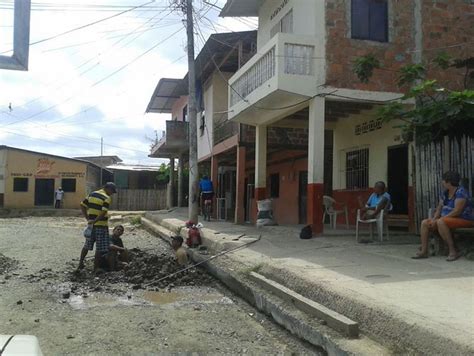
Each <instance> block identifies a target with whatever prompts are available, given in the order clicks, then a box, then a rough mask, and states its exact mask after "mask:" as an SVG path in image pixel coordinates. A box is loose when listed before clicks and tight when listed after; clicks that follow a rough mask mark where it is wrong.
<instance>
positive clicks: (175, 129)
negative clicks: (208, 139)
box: [150, 120, 189, 158]
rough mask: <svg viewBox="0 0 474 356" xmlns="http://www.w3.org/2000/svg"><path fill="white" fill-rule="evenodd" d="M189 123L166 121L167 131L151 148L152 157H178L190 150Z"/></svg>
mask: <svg viewBox="0 0 474 356" xmlns="http://www.w3.org/2000/svg"><path fill="white" fill-rule="evenodd" d="M188 126H189V125H188V123H187V122H183V121H171V120H169V121H166V132H165V134H164V135H163V137H162V138H161V139H160V140H159V141H158V142H157V143H156V144H155V145H153V147H152V148H151V152H150V157H155V158H175V157H176V158H177V157H179V156H180V155H183V154H187V153H188V151H189V133H188V132H189V129H188Z"/></svg>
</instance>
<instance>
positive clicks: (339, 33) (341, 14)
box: [326, 0, 415, 92]
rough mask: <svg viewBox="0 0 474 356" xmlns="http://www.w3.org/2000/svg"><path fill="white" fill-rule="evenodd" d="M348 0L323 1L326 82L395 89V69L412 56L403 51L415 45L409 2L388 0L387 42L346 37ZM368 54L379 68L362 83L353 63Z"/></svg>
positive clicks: (394, 90)
mask: <svg viewBox="0 0 474 356" xmlns="http://www.w3.org/2000/svg"><path fill="white" fill-rule="evenodd" d="M349 1H350V0H326V30H327V46H326V57H327V77H326V84H328V85H330V86H334V87H338V88H349V89H361V90H375V91H391V92H398V91H399V90H398V88H397V85H396V81H397V73H396V71H397V70H398V69H399V68H400V67H401V66H403V65H406V64H408V63H411V62H412V55H411V54H410V53H406V52H407V49H413V48H414V47H415V44H414V17H413V13H414V12H413V11H414V8H413V6H414V5H413V1H407V0H393V1H391V6H390V7H389V17H391V21H389V28H390V29H389V42H388V43H381V42H373V41H364V40H355V39H351V38H350V31H349V26H350V13H349V12H348V10H347V9H348V6H347V3H348V2H349ZM390 24H393V26H391V27H390ZM368 53H373V54H374V55H375V56H376V58H378V59H379V60H380V62H381V65H382V68H383V70H382V69H381V70H375V71H374V76H373V77H372V79H371V80H370V82H369V83H368V84H362V83H360V81H359V79H358V78H357V76H356V75H355V74H353V71H352V69H353V62H354V60H355V59H356V58H357V57H360V56H364V55H366V54H368Z"/></svg>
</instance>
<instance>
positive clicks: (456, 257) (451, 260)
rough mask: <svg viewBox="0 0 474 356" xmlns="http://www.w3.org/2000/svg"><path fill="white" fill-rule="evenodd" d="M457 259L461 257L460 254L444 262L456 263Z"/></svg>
mask: <svg viewBox="0 0 474 356" xmlns="http://www.w3.org/2000/svg"><path fill="white" fill-rule="evenodd" d="M459 257H461V254H460V253H458V254H455V255H454V256H448V258H447V259H446V261H448V262H453V261H456V260H457V259H458V258H459Z"/></svg>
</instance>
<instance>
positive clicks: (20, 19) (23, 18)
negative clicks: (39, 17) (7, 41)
mask: <svg viewBox="0 0 474 356" xmlns="http://www.w3.org/2000/svg"><path fill="white" fill-rule="evenodd" d="M30 13H31V0H15V10H14V24H13V54H12V55H11V56H4V55H0V69H11V70H28V53H29V50H30Z"/></svg>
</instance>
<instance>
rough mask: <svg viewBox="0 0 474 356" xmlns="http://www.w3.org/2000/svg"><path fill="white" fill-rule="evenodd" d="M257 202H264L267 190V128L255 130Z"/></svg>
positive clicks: (258, 127)
mask: <svg viewBox="0 0 474 356" xmlns="http://www.w3.org/2000/svg"><path fill="white" fill-rule="evenodd" d="M255 131H256V132H255V200H256V201H258V200H263V199H265V197H266V189H267V127H266V126H261V125H259V126H257V127H256V128H255Z"/></svg>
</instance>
